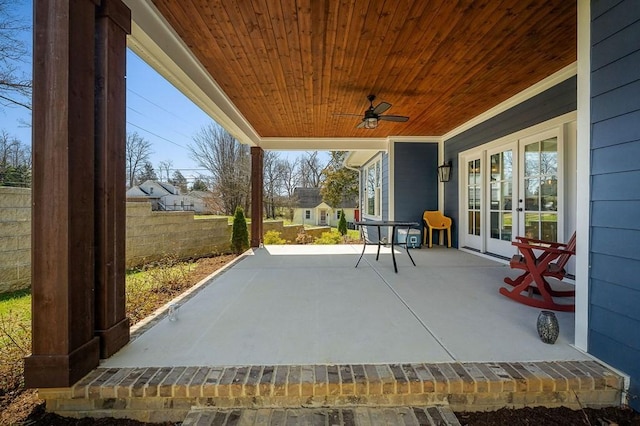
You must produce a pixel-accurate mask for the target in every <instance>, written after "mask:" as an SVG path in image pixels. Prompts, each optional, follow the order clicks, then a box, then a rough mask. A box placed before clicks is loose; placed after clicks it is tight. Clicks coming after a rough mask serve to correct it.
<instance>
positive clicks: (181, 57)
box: [124, 0, 260, 145]
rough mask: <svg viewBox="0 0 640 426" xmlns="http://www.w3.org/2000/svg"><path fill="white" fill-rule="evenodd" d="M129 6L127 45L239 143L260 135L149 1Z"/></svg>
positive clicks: (138, 0) (129, 2) (131, 2)
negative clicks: (129, 29)
mask: <svg viewBox="0 0 640 426" xmlns="http://www.w3.org/2000/svg"><path fill="white" fill-rule="evenodd" d="M124 3H125V4H126V5H127V7H129V9H131V21H132V22H131V35H130V36H128V37H127V46H128V47H129V48H130V49H131V50H133V51H134V52H135V53H136V54H137V55H138V56H140V57H141V58H142V59H143V60H144V61H145V62H147V63H148V64H149V65H150V66H151V67H152V68H153V69H155V70H156V71H157V72H158V73H159V74H160V75H162V76H163V77H164V78H165V79H167V80H168V81H169V82H170V83H171V84H173V85H174V86H175V87H176V88H177V89H178V90H180V91H181V92H182V93H183V94H184V95H185V96H187V97H188V98H189V99H191V101H193V102H194V103H195V104H196V105H198V106H199V107H200V108H201V109H202V110H203V111H204V112H205V113H207V114H208V115H209V116H210V117H211V118H212V119H214V120H215V121H216V122H217V123H218V124H220V125H221V126H222V127H224V128H225V129H226V130H227V131H228V132H229V133H231V134H232V135H233V136H234V137H235V138H236V139H238V140H239V141H240V142H242V143H244V144H248V145H259V141H260V137H259V136H258V134H257V133H256V131H255V130H254V129H253V127H252V126H251V124H250V123H249V122H248V121H247V120H246V119H245V118H244V116H243V115H242V114H241V113H240V111H239V110H238V109H237V108H236V107H235V105H234V104H233V103H232V102H231V100H230V99H229V98H228V97H227V95H226V94H225V93H224V92H223V91H222V89H221V88H220V87H219V86H218V84H217V83H216V82H215V81H214V80H213V79H212V78H211V76H210V75H209V73H208V72H207V71H206V70H205V68H204V67H203V66H202V64H201V63H200V62H199V61H198V60H197V59H196V58H195V57H194V56H193V54H192V53H191V51H190V50H189V48H188V47H187V46H185V45H184V43H183V42H182V40H181V39H180V37H178V35H177V34H176V33H175V32H174V31H173V29H172V28H171V27H170V26H169V24H168V23H167V22H166V21H165V19H164V18H163V16H162V15H161V14H160V13H159V12H158V10H157V9H156V8H155V6H154V5H153V3H151V1H150V0H124Z"/></svg>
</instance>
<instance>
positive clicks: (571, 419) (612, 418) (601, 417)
mask: <svg viewBox="0 0 640 426" xmlns="http://www.w3.org/2000/svg"><path fill="white" fill-rule="evenodd" d="M455 414H456V417H457V418H458V420H459V421H460V423H461V424H462V425H469V426H495V425H544V426H547V425H549V426H553V425H558V426H573V425H580V426H584V425H593V426H614V425H616V426H618V425H619V426H624V425H640V413H638V412H637V411H634V410H632V409H630V408H624V407H609V408H599V409H593V408H585V409H584V410H571V409H569V408H566V407H559V408H545V407H528V408H521V409H517V410H514V409H509V408H502V409H500V410H497V411H482V412H462V413H455Z"/></svg>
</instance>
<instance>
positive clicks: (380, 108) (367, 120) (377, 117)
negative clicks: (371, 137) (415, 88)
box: [348, 95, 409, 129]
mask: <svg viewBox="0 0 640 426" xmlns="http://www.w3.org/2000/svg"><path fill="white" fill-rule="evenodd" d="M367 100H368V101H369V108H368V109H366V110H365V111H364V117H362V121H361V122H360V124H358V125H357V126H356V127H357V128H358V129H375V128H376V127H378V121H397V122H405V121H407V120H409V117H405V116H403V115H382V113H383V112H385V111H386V110H388V109H389V108H391V104H390V103H388V102H380V103H379V104H378V105H376V106H375V107H374V106H373V101H375V100H376V95H369V96H367ZM348 115H357V114H348Z"/></svg>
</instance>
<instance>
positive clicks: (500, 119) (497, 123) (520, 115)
mask: <svg viewBox="0 0 640 426" xmlns="http://www.w3.org/2000/svg"><path fill="white" fill-rule="evenodd" d="M576 83H577V79H576V77H573V78H570V79H568V80H565V81H563V82H562V83H560V84H558V85H556V86H554V87H552V88H550V89H548V90H546V91H545V92H543V93H540V94H538V95H537V96H534V97H533V98H531V99H529V100H527V101H525V102H523V103H521V104H519V105H516V106H515V107H513V108H511V109H509V110H508V111H505V112H503V113H501V114H498V115H497V116H495V117H493V118H491V119H490V120H487V121H485V122H483V123H481V124H478V125H477V126H475V127H473V128H471V129H469V130H467V131H465V132H463V133H461V134H459V135H456V136H454V137H452V138H450V139H448V140H446V141H445V143H444V160H445V161H451V163H452V169H451V180H450V181H449V182H448V183H446V184H445V192H444V198H445V209H444V214H445V215H446V216H449V217H451V218H452V219H453V226H452V232H453V235H452V238H453V245H454V246H456V247H457V246H458V230H457V223H458V220H459V218H458V185H459V182H458V170H459V167H460V165H459V164H458V154H459V153H460V152H463V151H466V150H468V149H471V148H475V147H477V146H480V145H483V144H485V143H487V142H491V141H494V140H496V139H499V138H501V137H503V136H506V135H509V134H511V133H515V132H517V131H519V130H522V129H526V128H528V127H531V126H534V125H536V124H539V123H542V122H544V121H547V120H550V119H552V118H554V117H558V116H560V115H562V114H566V113H568V112H571V111H575V110H576V108H577V86H576Z"/></svg>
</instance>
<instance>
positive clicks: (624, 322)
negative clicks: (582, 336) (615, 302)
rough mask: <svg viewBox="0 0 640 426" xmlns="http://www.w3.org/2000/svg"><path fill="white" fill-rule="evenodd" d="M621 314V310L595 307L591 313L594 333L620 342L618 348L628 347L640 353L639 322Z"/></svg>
mask: <svg viewBox="0 0 640 426" xmlns="http://www.w3.org/2000/svg"><path fill="white" fill-rule="evenodd" d="M619 312H620V309H617V310H616V311H610V310H607V309H604V308H602V307H600V306H598V305H594V306H593V307H592V308H591V312H590V316H591V318H592V321H593V324H594V326H593V328H592V331H594V332H596V333H600V334H603V335H605V336H607V337H609V338H610V339H611V340H614V341H616V342H618V346H627V347H628V349H632V350H636V351H640V327H638V321H637V320H635V319H633V318H631V317H628V316H625V315H621V314H620V313H619Z"/></svg>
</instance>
